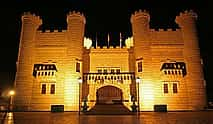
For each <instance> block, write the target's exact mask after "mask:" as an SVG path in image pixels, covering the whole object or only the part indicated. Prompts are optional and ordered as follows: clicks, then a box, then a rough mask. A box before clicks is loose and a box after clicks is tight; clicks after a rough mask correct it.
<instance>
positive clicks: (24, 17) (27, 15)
mask: <svg viewBox="0 0 213 124" xmlns="http://www.w3.org/2000/svg"><path fill="white" fill-rule="evenodd" d="M24 20H29V21H33V22H34V23H36V24H38V25H41V24H42V19H41V17H40V16H37V15H36V14H35V13H31V12H24V13H23V14H22V21H24Z"/></svg>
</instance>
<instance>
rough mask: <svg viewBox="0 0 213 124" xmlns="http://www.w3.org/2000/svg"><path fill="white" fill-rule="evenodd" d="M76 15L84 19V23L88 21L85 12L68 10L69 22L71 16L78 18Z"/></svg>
mask: <svg viewBox="0 0 213 124" xmlns="http://www.w3.org/2000/svg"><path fill="white" fill-rule="evenodd" d="M76 17H77V18H81V19H82V20H83V22H84V24H85V23H86V19H85V16H84V14H83V13H81V12H76V11H70V12H68V14H67V22H69V19H70V18H76Z"/></svg>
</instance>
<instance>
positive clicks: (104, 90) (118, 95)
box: [96, 86, 122, 104]
mask: <svg viewBox="0 0 213 124" xmlns="http://www.w3.org/2000/svg"><path fill="white" fill-rule="evenodd" d="M96 99H97V101H96V104H122V91H121V89H119V88H117V87H114V86H104V87H101V88H99V89H98V90H97V92H96Z"/></svg>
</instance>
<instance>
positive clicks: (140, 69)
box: [138, 62, 142, 72]
mask: <svg viewBox="0 0 213 124" xmlns="http://www.w3.org/2000/svg"><path fill="white" fill-rule="evenodd" d="M138 72H142V62H138Z"/></svg>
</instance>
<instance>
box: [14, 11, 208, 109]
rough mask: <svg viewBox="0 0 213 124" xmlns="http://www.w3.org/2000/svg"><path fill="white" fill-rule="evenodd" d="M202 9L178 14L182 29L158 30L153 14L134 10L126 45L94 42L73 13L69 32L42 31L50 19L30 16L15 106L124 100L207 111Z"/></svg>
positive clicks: (73, 105)
mask: <svg viewBox="0 0 213 124" xmlns="http://www.w3.org/2000/svg"><path fill="white" fill-rule="evenodd" d="M196 19H197V14H196V13H195V12H193V11H185V12H181V13H180V14H179V15H178V16H176V19H175V21H176V23H177V24H178V25H179V27H180V29H176V30H172V29H166V30H162V29H159V30H154V29H151V28H150V27H149V22H150V15H149V13H148V12H147V11H141V10H139V11H136V12H135V13H133V14H132V15H131V19H130V21H131V24H132V31H133V32H132V34H133V35H132V37H131V38H128V39H126V44H125V46H122V47H116V48H114V47H111V46H108V47H103V48H101V47H95V48H94V47H91V40H89V39H86V38H84V30H85V23H86V19H85V17H84V15H83V14H81V13H79V12H70V13H68V14H67V30H61V31H56V30H54V31H40V30H38V27H39V26H40V25H41V24H42V20H41V19H40V18H39V17H38V16H36V15H33V14H30V13H24V14H23V16H22V30H21V37H20V44H19V53H18V60H17V72H16V78H15V90H16V95H15V98H14V101H13V102H14V109H17V110H26V111H50V110H51V108H52V107H54V106H55V105H56V106H57V105H60V106H63V107H64V110H65V111H79V110H80V108H81V105H82V104H83V101H85V100H86V101H87V105H88V106H89V108H88V109H91V108H92V107H93V106H95V104H98V103H105V104H113V103H122V104H123V105H125V106H126V107H127V108H129V109H131V105H132V104H133V102H134V101H135V102H136V104H137V105H139V110H140V111H153V110H154V107H155V106H156V105H166V107H167V109H168V110H169V111H170V110H171V111H173V110H175V111H178V110H202V109H204V107H205V106H206V92H205V80H204V75H203V68H202V60H201V57H200V49H199V45H198V36H197V31H196Z"/></svg>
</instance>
